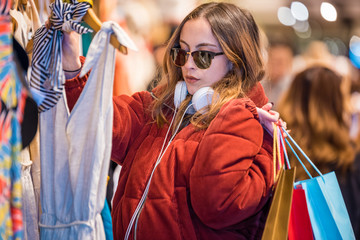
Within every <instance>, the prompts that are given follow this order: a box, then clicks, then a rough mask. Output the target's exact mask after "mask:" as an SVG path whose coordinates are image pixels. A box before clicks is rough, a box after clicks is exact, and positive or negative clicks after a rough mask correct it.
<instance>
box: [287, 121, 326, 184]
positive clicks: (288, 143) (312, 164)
mask: <svg viewBox="0 0 360 240" xmlns="http://www.w3.org/2000/svg"><path fill="white" fill-rule="evenodd" d="M281 128H282V130H283V132H285V133H286V135H287V137H288V138H289V139H290V140H291V142H292V143H293V144H294V145H295V146H296V148H297V149H299V151H300V152H301V154H302V155H303V156H304V157H305V159H306V160H307V161H308V162H309V163H310V165H311V166H312V167H313V168H314V169H315V171H316V172H317V173H318V174H319V175H320V176H321V178H322V179H323V181H324V182H325V179H324V177H323V175H322V173H321V172H320V170H319V169H318V168H317V167H316V166H315V164H314V163H313V162H312V161H311V160H310V158H309V157H308V156H307V155H306V154H305V152H304V151H303V150H302V149H301V148H300V146H299V145H298V144H297V143H296V142H295V140H294V139H293V138H292V137H291V136H290V134H289V133H288V132H287V131H286V130H285V129H284V127H281ZM285 141H286V143H287V145H288V146H289V147H290V149H291V151H292V152H293V153H294V155H295V157H296V158H297V160H298V161H299V162H300V164H301V166H302V167H303V168H304V170H305V172H306V173H307V175H309V177H310V178H313V177H312V176H311V174H310V172H309V171H308V170H307V168H306V167H305V165H304V163H303V162H302V161H301V159H300V158H299V156H298V155H297V154H296V152H295V150H294V148H293V147H292V146H291V144H290V142H289V141H288V140H287V139H285Z"/></svg>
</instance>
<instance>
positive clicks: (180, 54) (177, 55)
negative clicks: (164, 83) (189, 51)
mask: <svg viewBox="0 0 360 240" xmlns="http://www.w3.org/2000/svg"><path fill="white" fill-rule="evenodd" d="M171 53H172V60H173V62H174V64H175V65H176V66H179V67H182V66H184V65H185V62H186V51H184V50H182V49H179V48H173V49H172V50H171Z"/></svg>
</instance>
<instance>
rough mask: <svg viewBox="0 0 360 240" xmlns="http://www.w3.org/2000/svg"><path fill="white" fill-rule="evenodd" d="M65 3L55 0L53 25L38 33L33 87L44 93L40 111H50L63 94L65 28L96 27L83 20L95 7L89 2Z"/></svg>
mask: <svg viewBox="0 0 360 240" xmlns="http://www.w3.org/2000/svg"><path fill="white" fill-rule="evenodd" d="M72 2H73V3H72V4H71V3H64V2H63V1H62V0H55V2H54V3H52V4H51V5H50V9H51V10H52V14H51V16H50V22H51V23H52V26H51V28H49V29H47V28H46V27H45V26H42V27H41V28H39V29H38V30H37V31H36V32H35V35H34V46H33V56H32V64H31V65H32V68H31V76H30V87H31V88H32V90H33V92H37V94H39V95H41V96H43V99H42V100H41V101H40V103H39V102H38V105H39V111H40V112H43V111H46V110H48V109H50V108H52V107H53V106H55V104H56V103H57V101H58V100H59V98H61V96H62V91H63V88H64V83H65V75H64V72H63V70H62V56H61V55H62V53H61V42H62V38H63V33H62V31H71V30H74V31H76V32H77V33H79V34H83V33H87V32H91V31H92V30H91V29H89V28H86V27H83V26H81V25H80V22H81V19H82V18H83V16H84V15H85V14H86V12H87V10H88V9H89V8H90V7H91V5H90V3H88V2H80V3H79V2H78V1H76V0H73V1H72Z"/></svg>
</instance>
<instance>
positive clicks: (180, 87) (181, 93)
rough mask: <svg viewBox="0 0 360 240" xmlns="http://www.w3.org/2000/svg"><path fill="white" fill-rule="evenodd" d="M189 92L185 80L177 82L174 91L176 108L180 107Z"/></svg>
mask: <svg viewBox="0 0 360 240" xmlns="http://www.w3.org/2000/svg"><path fill="white" fill-rule="evenodd" d="M187 94H188V91H187V87H186V83H185V81H179V82H178V83H177V84H176V87H175V92H174V105H175V108H176V109H178V108H179V107H180V104H181V102H182V101H184V100H185V98H186V96H187Z"/></svg>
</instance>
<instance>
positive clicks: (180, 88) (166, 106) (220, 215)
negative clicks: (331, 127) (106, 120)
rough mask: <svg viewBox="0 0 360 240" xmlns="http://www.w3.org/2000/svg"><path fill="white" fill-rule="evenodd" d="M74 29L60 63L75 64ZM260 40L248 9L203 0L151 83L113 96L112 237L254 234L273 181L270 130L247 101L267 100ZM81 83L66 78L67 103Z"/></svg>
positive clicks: (260, 224) (262, 221)
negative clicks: (117, 170) (116, 174)
mask: <svg viewBox="0 0 360 240" xmlns="http://www.w3.org/2000/svg"><path fill="white" fill-rule="evenodd" d="M73 37H74V36H72V35H71V34H70V35H69V34H66V35H65V39H64V43H63V46H64V49H63V51H64V59H65V60H64V69H70V70H71V69H77V68H79V67H81V63H80V61H78V60H77V59H78V58H76V57H74V56H75V55H76V51H75V48H76V47H75V45H74V44H72V43H71V41H72V38H73ZM261 50H262V49H261V43H260V37H259V29H258V27H257V25H256V23H255V21H254V19H253V17H252V16H251V14H250V13H249V12H248V11H246V10H244V9H241V8H239V7H237V6H235V5H233V4H228V3H207V4H203V5H200V6H199V7H197V8H196V9H195V10H193V11H192V12H191V13H190V14H189V15H188V16H187V17H186V18H185V19H184V20H183V21H182V23H181V24H180V25H179V27H178V28H177V30H176V32H175V33H174V35H173V36H172V38H171V40H170V42H169V44H168V46H167V49H166V54H165V57H164V73H163V74H162V76H163V79H162V81H161V82H160V84H159V86H158V87H157V88H155V89H154V90H153V92H152V93H149V92H138V93H135V94H134V95H132V96H119V97H114V99H113V102H114V123H113V143H112V160H113V161H115V162H116V163H118V164H120V165H122V170H121V175H120V178H119V184H118V188H117V191H116V194H115V197H114V200H113V210H112V218H113V231H114V238H115V239H124V237H125V239H127V238H128V237H129V239H133V238H134V237H136V238H137V239H166V240H168V239H260V238H261V235H262V232H263V228H264V225H265V220H266V216H267V212H268V211H267V210H268V202H269V201H268V200H269V197H270V193H271V188H272V185H273V177H272V176H273V173H272V138H271V136H270V135H268V134H267V133H266V131H264V130H263V128H262V126H261V124H260V122H259V115H258V112H257V109H256V106H258V107H262V106H264V105H265V104H266V103H267V97H266V96H265V94H264V91H263V89H262V87H261V85H260V84H259V81H260V80H261V79H262V77H263V75H264V63H263V59H262V51H261ZM66 65H67V66H66ZM69 77H71V76H70V75H68V78H69ZM85 83H86V77H85V78H83V79H80V78H79V77H78V76H75V77H74V78H73V79H68V80H67V83H66V94H67V98H68V104H69V106H73V105H74V104H75V102H76V99H77V97H78V96H79V95H80V93H81V90H82V88H83V86H84V85H85ZM70 86H71V87H70ZM276 116H277V117H278V115H276ZM277 117H276V118H277ZM173 118H174V121H172V119H173ZM150 183H151V184H150Z"/></svg>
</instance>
